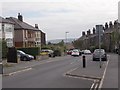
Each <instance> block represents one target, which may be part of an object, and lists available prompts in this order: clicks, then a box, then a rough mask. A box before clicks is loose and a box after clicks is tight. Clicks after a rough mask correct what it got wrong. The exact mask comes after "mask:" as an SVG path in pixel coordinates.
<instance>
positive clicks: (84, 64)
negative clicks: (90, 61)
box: [83, 55, 86, 68]
mask: <svg viewBox="0 0 120 90" xmlns="http://www.w3.org/2000/svg"><path fill="white" fill-rule="evenodd" d="M85 67H86V59H85V55H84V56H83V68H85Z"/></svg>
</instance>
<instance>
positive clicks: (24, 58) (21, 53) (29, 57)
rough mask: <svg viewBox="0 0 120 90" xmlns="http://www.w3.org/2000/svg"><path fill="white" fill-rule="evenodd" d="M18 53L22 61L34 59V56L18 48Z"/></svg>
mask: <svg viewBox="0 0 120 90" xmlns="http://www.w3.org/2000/svg"><path fill="white" fill-rule="evenodd" d="M17 55H18V57H20V60H21V61H30V60H33V59H34V56H32V55H29V54H26V53H24V52H23V51H21V50H17Z"/></svg>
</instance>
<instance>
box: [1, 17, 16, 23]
mask: <svg viewBox="0 0 120 90" xmlns="http://www.w3.org/2000/svg"><path fill="white" fill-rule="evenodd" d="M0 23H9V24H14V22H12V21H10V20H7V19H4V18H3V17H1V16H0Z"/></svg>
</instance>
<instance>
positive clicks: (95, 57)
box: [93, 49, 107, 61]
mask: <svg viewBox="0 0 120 90" xmlns="http://www.w3.org/2000/svg"><path fill="white" fill-rule="evenodd" d="M100 55H101V60H102V61H107V54H106V52H105V50H104V49H95V50H94V53H93V61H100Z"/></svg>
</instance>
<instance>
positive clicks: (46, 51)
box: [40, 49, 55, 57]
mask: <svg viewBox="0 0 120 90" xmlns="http://www.w3.org/2000/svg"><path fill="white" fill-rule="evenodd" d="M40 54H41V55H43V54H46V55H49V57H55V55H54V51H53V50H50V49H42V50H41V52H40Z"/></svg>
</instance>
